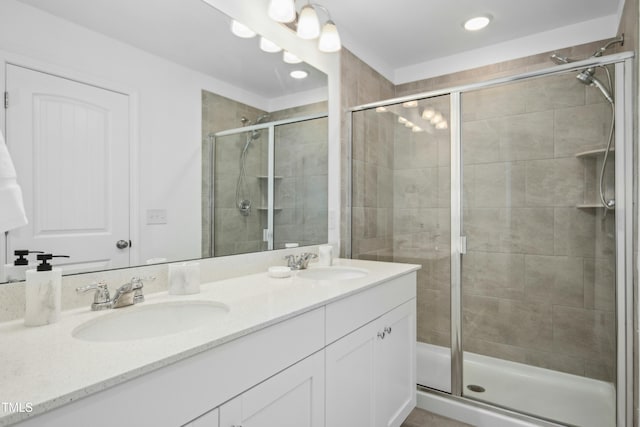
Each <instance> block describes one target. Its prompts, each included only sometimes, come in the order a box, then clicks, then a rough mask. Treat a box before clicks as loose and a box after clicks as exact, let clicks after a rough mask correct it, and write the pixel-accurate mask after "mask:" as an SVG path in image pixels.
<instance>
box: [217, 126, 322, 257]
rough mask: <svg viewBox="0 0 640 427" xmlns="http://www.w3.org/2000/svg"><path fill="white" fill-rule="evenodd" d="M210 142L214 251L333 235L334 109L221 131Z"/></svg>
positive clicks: (303, 241)
mask: <svg viewBox="0 0 640 427" xmlns="http://www.w3.org/2000/svg"><path fill="white" fill-rule="evenodd" d="M209 142H210V149H209V156H210V160H209V162H210V165H212V167H210V168H209V170H210V173H211V176H210V177H209V179H208V182H210V183H213V184H212V185H209V189H210V192H209V195H208V200H209V211H210V212H209V218H210V220H209V221H210V222H211V224H210V227H209V228H208V229H209V233H210V236H208V237H209V238H208V241H209V242H210V243H209V245H210V247H209V253H210V254H211V256H224V255H235V254H241V253H248V252H258V251H264V250H272V249H281V248H284V247H285V245H286V244H288V243H289V244H297V245H299V246H305V245H311V244H317V243H320V242H326V241H327V226H328V224H327V209H328V208H327V158H328V157H327V156H328V150H327V148H328V145H327V143H328V139H327V116H326V114H313V115H306V116H300V117H295V118H288V119H283V120H277V121H272V122H268V123H260V124H256V125H251V126H244V127H241V128H236V129H229V130H225V131H221V132H216V133H215V134H212V135H211V137H210V138H209ZM205 228H206V227H205Z"/></svg>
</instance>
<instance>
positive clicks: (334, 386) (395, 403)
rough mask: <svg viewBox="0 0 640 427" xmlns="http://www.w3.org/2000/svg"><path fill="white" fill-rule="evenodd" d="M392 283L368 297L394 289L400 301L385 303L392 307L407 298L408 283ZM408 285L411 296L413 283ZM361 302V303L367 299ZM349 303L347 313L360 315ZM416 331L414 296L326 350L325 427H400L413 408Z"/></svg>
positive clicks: (374, 291) (408, 293)
mask: <svg viewBox="0 0 640 427" xmlns="http://www.w3.org/2000/svg"><path fill="white" fill-rule="evenodd" d="M414 280H415V276H414ZM397 282H399V283H393V284H385V285H382V288H381V289H377V288H374V289H372V290H370V291H367V292H372V293H373V294H374V295H373V296H374V297H375V296H380V295H375V294H381V293H382V294H384V293H385V292H384V291H385V290H386V291H390V290H393V289H396V287H398V290H400V291H401V292H399V295H396V296H395V297H400V298H394V296H391V300H386V303H387V304H386V305H392V304H394V303H396V302H398V300H399V299H402V296H404V297H406V296H408V295H410V294H411V288H412V286H411V284H410V281H409V280H405V279H403V278H401V279H397ZM413 283H414V285H413V289H414V291H413V292H415V281H414V282H413ZM389 285H391V286H390V287H388V288H387V289H384V287H387V286H389ZM403 287H404V288H403ZM403 290H404V291H406V292H407V293H403V292H402V291H403ZM381 291H382V292H381ZM363 296H364V297H365V299H366V295H363ZM375 300H376V298H372V301H369V303H370V304H374V305H376V303H375V302H374V301H375ZM378 301H379V303H378V304H383V305H384V304H385V302H383V301H380V300H378ZM352 302H353V303H354V306H353V307H352V308H353V309H354V310H356V312H357V311H359V310H358V308H357V307H356V306H355V304H357V303H358V299H354V300H353V301H352ZM341 305H346V306H350V305H351V304H349V303H347V304H341ZM370 307H371V306H370V305H369V306H366V307H365V308H364V309H365V310H367V309H370ZM346 308H347V307H341V309H346ZM341 309H338V310H337V311H341ZM327 316H329V312H328V313H327ZM356 316H357V314H356ZM415 331H416V300H415V294H414V298H411V299H409V300H408V301H406V302H404V303H402V304H401V305H399V306H397V307H396V308H394V309H392V310H390V311H388V312H387V313H386V314H384V315H382V316H381V317H379V318H376V319H374V320H372V321H370V322H369V323H366V324H365V325H364V326H362V327H360V328H358V329H356V330H355V331H353V332H351V333H349V334H348V335H346V336H344V337H342V338H340V339H338V340H337V341H335V342H334V343H332V344H331V345H329V346H328V347H327V348H326V355H325V357H326V388H327V399H326V420H327V426H330V427H354V426H355V427H399V426H400V425H401V424H402V422H403V421H404V420H405V418H406V417H407V416H408V415H409V413H410V412H411V410H412V409H413V408H414V407H415V404H416V385H415V384H416V378H415V369H416V367H415V363H416V362H415V342H416V332H415Z"/></svg>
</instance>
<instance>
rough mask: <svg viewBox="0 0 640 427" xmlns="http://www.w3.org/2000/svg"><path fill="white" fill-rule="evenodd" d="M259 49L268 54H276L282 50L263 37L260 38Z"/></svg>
mask: <svg viewBox="0 0 640 427" xmlns="http://www.w3.org/2000/svg"><path fill="white" fill-rule="evenodd" d="M260 49H262V50H264V51H265V52H269V53H276V52H280V51H281V50H282V48H281V47H280V46H278V45H277V44H275V43H274V42H272V41H271V40H269V39H265V38H264V37H260Z"/></svg>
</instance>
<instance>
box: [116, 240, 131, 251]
mask: <svg viewBox="0 0 640 427" xmlns="http://www.w3.org/2000/svg"><path fill="white" fill-rule="evenodd" d="M128 247H129V242H128V241H127V240H118V241H117V242H116V248H118V249H126V248H128Z"/></svg>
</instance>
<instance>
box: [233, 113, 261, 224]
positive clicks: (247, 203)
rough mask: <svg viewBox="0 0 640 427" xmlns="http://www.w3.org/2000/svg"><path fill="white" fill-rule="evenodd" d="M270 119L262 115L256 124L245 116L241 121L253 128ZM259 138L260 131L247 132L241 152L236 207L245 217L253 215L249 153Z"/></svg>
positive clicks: (243, 124)
mask: <svg viewBox="0 0 640 427" xmlns="http://www.w3.org/2000/svg"><path fill="white" fill-rule="evenodd" d="M268 118H269V114H261V115H259V116H258V117H257V118H256V120H255V122H251V120H249V119H247V118H246V117H244V116H243V117H242V118H241V119H240V121H241V122H242V126H251V125H257V124H259V123H262V122H264V121H265V120H267V119H268ZM258 138H260V130H252V131H249V132H247V137H246V140H245V144H244V147H243V148H242V151H241V152H240V170H239V172H238V181H237V183H236V206H237V207H238V210H239V211H240V214H241V215H243V216H249V215H250V214H251V190H250V189H249V186H248V185H247V176H246V175H247V172H246V163H247V153H248V152H249V148H250V147H251V143H252V142H253V141H255V140H256V139H258Z"/></svg>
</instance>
